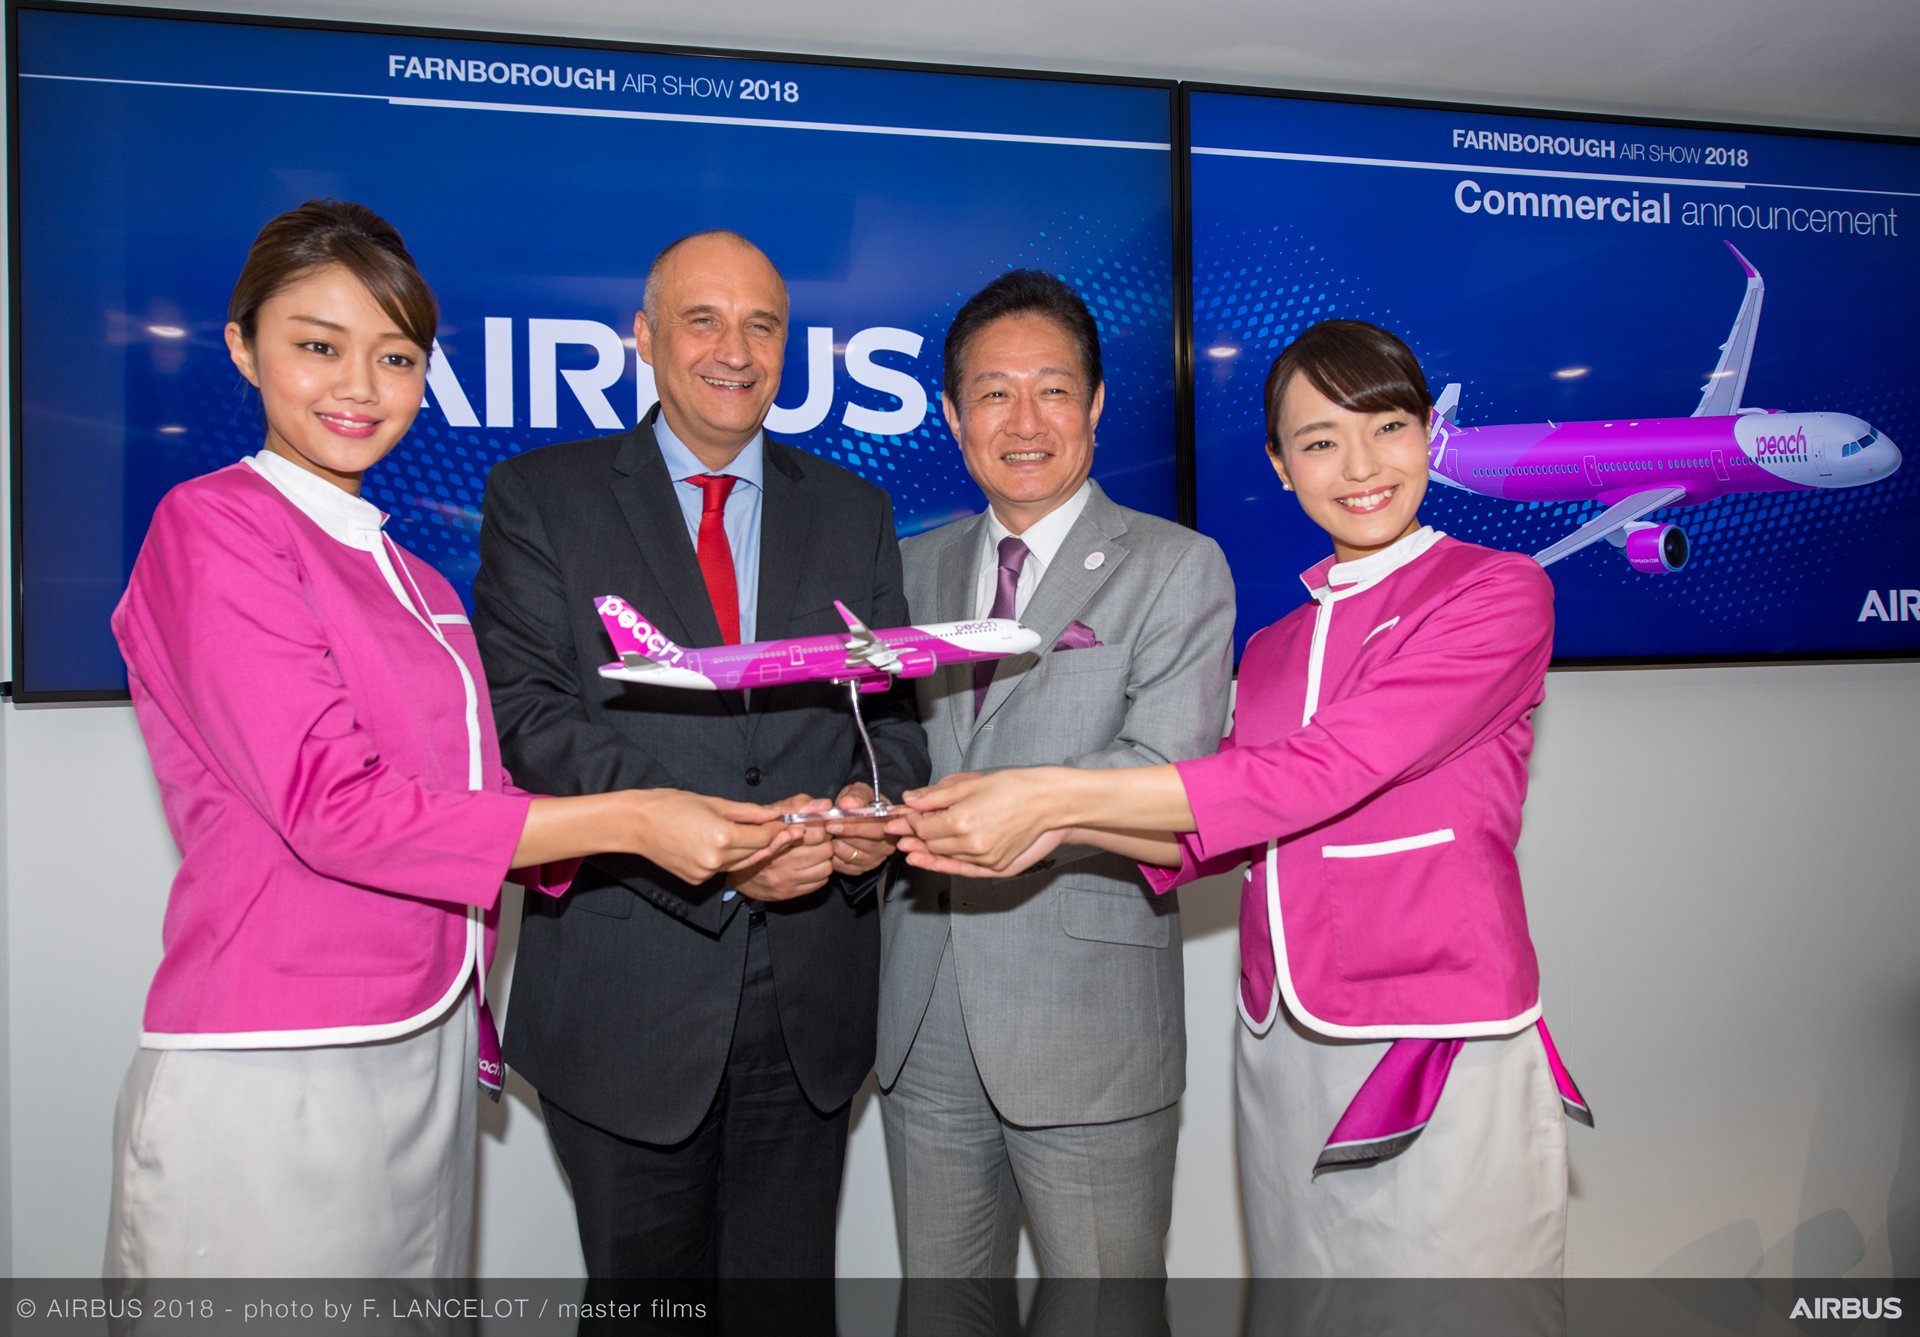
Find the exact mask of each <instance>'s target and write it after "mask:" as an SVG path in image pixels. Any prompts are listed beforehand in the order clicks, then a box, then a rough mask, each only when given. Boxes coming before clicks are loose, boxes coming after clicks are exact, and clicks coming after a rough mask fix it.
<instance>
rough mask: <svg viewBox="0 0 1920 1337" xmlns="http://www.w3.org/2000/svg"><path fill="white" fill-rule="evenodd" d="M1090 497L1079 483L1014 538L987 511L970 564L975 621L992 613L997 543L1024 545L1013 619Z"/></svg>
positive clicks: (997, 573) (1024, 606) (1089, 490)
mask: <svg viewBox="0 0 1920 1337" xmlns="http://www.w3.org/2000/svg"><path fill="white" fill-rule="evenodd" d="M1092 495H1093V484H1092V483H1091V482H1085V483H1082V484H1081V485H1080V490H1079V491H1078V492H1076V493H1074V494H1073V495H1072V496H1071V497H1068V498H1067V499H1066V500H1065V501H1064V502H1062V503H1060V505H1058V506H1056V507H1054V508H1053V509H1052V510H1051V511H1048V512H1047V513H1046V514H1045V515H1044V516H1042V517H1041V518H1040V519H1038V520H1036V521H1034V522H1033V523H1032V524H1031V525H1029V526H1028V527H1027V529H1026V532H1024V533H1021V534H1015V533H1014V532H1013V531H1012V530H1011V529H1008V528H1007V527H1006V526H1005V525H1003V524H1001V523H1000V517H999V516H997V515H995V514H994V513H993V511H992V510H991V509H989V510H988V511H987V523H986V526H985V528H983V529H982V530H981V531H980V533H981V539H982V544H981V549H980V556H979V559H978V560H977V561H976V562H975V563H974V571H975V575H974V582H973V609H974V613H973V615H974V616H975V617H976V618H986V617H989V616H991V615H992V613H993V595H994V591H995V589H996V587H997V586H998V585H999V582H1000V540H1001V539H1003V538H1007V537H1009V536H1011V537H1013V538H1017V539H1019V540H1020V541H1021V542H1022V543H1024V544H1026V545H1027V564H1026V565H1025V566H1023V567H1021V568H1020V583H1019V584H1018V585H1016V586H1014V591H1013V615H1014V616H1015V617H1016V618H1017V617H1019V616H1020V615H1021V614H1022V613H1024V612H1026V611H1027V601H1028V600H1030V599H1031V598H1033V592H1034V591H1035V590H1036V589H1038V588H1040V581H1041V580H1042V579H1043V578H1044V577H1045V576H1046V574H1047V567H1048V566H1049V565H1051V564H1052V562H1053V559H1054V558H1055V557H1057V556H1059V555H1060V545H1061V544H1062V543H1065V542H1066V541H1067V534H1068V531H1070V530H1071V529H1072V528H1073V525H1074V521H1076V520H1078V519H1079V518H1080V512H1082V511H1084V510H1086V509H1087V498H1088V497H1090V496H1092Z"/></svg>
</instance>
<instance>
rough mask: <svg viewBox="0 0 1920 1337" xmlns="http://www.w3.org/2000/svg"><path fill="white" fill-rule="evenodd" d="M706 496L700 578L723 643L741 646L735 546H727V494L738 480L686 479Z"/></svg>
mask: <svg viewBox="0 0 1920 1337" xmlns="http://www.w3.org/2000/svg"><path fill="white" fill-rule="evenodd" d="M687 481H688V482H689V483H692V484H693V485H694V486H695V487H697V488H699V489H700V491H701V493H702V494H703V496H702V499H701V502H700V542H699V544H698V545H697V547H698V550H699V553H700V574H701V575H702V576H704V577H705V578H706V582H707V598H708V599H709V600H711V601H712V603H713V616H714V619H715V620H716V621H718V622H719V623H720V639H721V640H722V641H723V642H724V643H725V644H727V645H738V644H740V586H739V582H738V581H737V580H735V578H734V574H733V545H731V544H730V543H728V542H727V523H726V518H727V494H728V493H729V492H731V491H733V485H734V483H735V482H737V481H738V480H737V479H735V478H734V477H733V476H732V475H730V474H695V475H694V476H693V477H691V478H689V479H687Z"/></svg>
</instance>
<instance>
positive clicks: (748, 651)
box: [593, 594, 1040, 822]
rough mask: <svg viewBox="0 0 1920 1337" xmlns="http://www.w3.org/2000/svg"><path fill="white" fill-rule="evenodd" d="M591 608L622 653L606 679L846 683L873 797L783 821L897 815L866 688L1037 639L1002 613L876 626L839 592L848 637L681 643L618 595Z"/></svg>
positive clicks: (683, 683) (705, 688)
mask: <svg viewBox="0 0 1920 1337" xmlns="http://www.w3.org/2000/svg"><path fill="white" fill-rule="evenodd" d="M593 606H594V608H595V609H596V610H597V611H598V612H599V614H600V621H601V622H602V623H604V624H605V625H606V628H607V635H608V636H609V637H610V638H611V639H612V641H613V649H614V653H615V654H617V655H619V656H620V658H619V659H617V660H615V661H614V662H613V663H611V664H602V665H601V666H600V676H601V677H603V678H614V679H617V680H619V681H621V682H638V683H650V684H652V685H653V686H655V687H681V688H687V689H689V690H692V691H697V692H724V691H748V690H751V689H754V688H761V687H774V686H778V685H779V684H781V683H795V682H832V683H839V684H841V685H842V686H844V687H846V689H847V697H848V701H849V703H850V704H851V705H852V707H853V722H854V725H855V727H857V728H858V729H859V731H860V741H861V743H862V744H863V745H864V746H865V747H866V750H867V766H868V769H869V772H870V774H871V777H872V781H873V792H874V794H875V796H876V797H875V800H874V802H873V803H871V804H870V805H868V806H866V807H863V808H839V807H832V808H828V809H827V810H826V811H824V812H804V813H788V814H787V815H786V817H785V818H784V819H783V820H785V821H788V822H831V821H848V820H877V819H881V818H886V817H890V816H892V815H893V811H894V810H893V808H892V807H891V806H889V805H888V803H887V802H886V800H885V799H884V798H880V797H878V796H879V794H880V792H881V791H880V762H879V759H878V758H877V757H875V755H874V751H873V740H872V739H871V738H869V737H868V736H867V724H866V721H865V720H864V719H862V718H861V715H860V694H861V693H862V692H884V691H886V690H887V688H888V687H889V686H891V685H892V683H893V680H894V679H895V678H924V677H926V676H927V675H928V674H929V673H932V672H933V671H934V670H935V669H937V668H939V667H940V666H941V665H942V664H964V663H968V662H970V661H974V660H981V659H1000V658H1003V657H1005V656H1007V655H1018V654H1025V653H1026V652H1027V651H1029V650H1032V649H1035V648H1037V647H1038V646H1039V644H1040V636H1039V633H1037V632H1034V631H1030V630H1028V629H1027V628H1026V627H1023V626H1021V625H1020V624H1019V623H1018V622H1015V621H1013V620H1011V619H1009V618H998V617H989V618H981V619H980V620H978V621H976V622H936V623H929V624H927V625H926V626H916V627H889V628H887V629H886V630H884V631H873V630H872V629H870V628H869V627H868V626H867V625H866V623H864V622H862V621H861V620H860V619H859V618H857V617H855V616H854V615H853V612H852V610H851V609H849V608H848V607H847V606H846V605H845V604H843V603H841V602H840V601H839V600H838V599H835V600H834V601H833V606H834V607H835V608H837V609H839V610H840V616H841V617H842V618H844V619H845V620H846V623H847V632H846V635H844V636H795V637H790V638H788V639H786V640H780V641H754V642H751V643H749V644H747V645H714V646H708V647H707V648H705V649H701V650H685V649H682V648H681V647H680V646H678V645H675V644H674V643H673V642H672V641H671V640H669V639H668V638H667V636H666V635H665V634H664V633H662V632H661V631H660V630H659V628H657V627H655V626H654V625H653V624H652V623H651V622H649V621H648V620H647V619H646V618H645V617H643V616H641V614H640V612H639V610H638V609H636V608H634V607H633V605H631V604H629V603H628V602H627V601H626V600H625V599H622V598H620V597H619V596H618V595H614V594H605V595H602V596H601V597H600V598H598V599H595V600H594V601H593Z"/></svg>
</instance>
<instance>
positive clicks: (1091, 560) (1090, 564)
mask: <svg viewBox="0 0 1920 1337" xmlns="http://www.w3.org/2000/svg"><path fill="white" fill-rule="evenodd" d="M1106 561H1107V555H1106V554H1105V553H1103V552H1090V553H1088V554H1087V570H1089V571H1098V570H1099V569H1100V568H1101V567H1102V566H1104V565H1106Z"/></svg>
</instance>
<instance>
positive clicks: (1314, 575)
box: [1150, 529, 1553, 1038]
mask: <svg viewBox="0 0 1920 1337" xmlns="http://www.w3.org/2000/svg"><path fill="white" fill-rule="evenodd" d="M1301 579H1302V580H1303V581H1304V582H1305V584H1306V586H1307V588H1308V590H1309V591H1310V592H1311V593H1312V595H1313V602H1311V603H1309V604H1307V605H1306V606H1304V607H1302V608H1301V609H1299V610H1297V611H1296V612H1294V613H1292V614H1289V615H1288V616H1287V617H1285V618H1283V619H1281V620H1280V621H1279V622H1277V623H1275V624H1274V625H1273V626H1271V627H1268V628H1267V629H1266V630H1264V631H1262V632H1260V633H1259V634H1258V635H1256V636H1255V637H1254V638H1253V640H1252V641H1251V642H1250V643H1249V644H1248V646H1247V651H1246V655H1245V656H1244V658H1243V661H1242V663H1241V668H1240V693H1239V700H1238V704H1237V706H1236V709H1235V714H1234V725H1233V731H1232V733H1231V734H1230V735H1229V736H1228V738H1227V740H1226V742H1225V744H1224V745H1223V746H1222V748H1221V750H1220V752H1219V753H1218V754H1217V755H1215V756H1212V757H1203V758H1200V759H1198V760H1194V761H1186V762H1181V763H1179V764H1178V765H1179V772H1180V777H1181V780H1182V781H1183V782H1184V783H1185V785H1186V790H1187V797H1188V799H1189V801H1190V802H1191V803H1192V806H1193V813H1194V817H1195V819H1196V821H1197V823H1198V827H1199V829H1198V830H1197V831H1196V832H1195V833H1194V834H1193V835H1191V836H1186V837H1183V838H1182V840H1181V847H1182V853H1183V856H1184V861H1183V863H1182V865H1181V867H1180V868H1178V869H1175V870H1167V869H1160V870H1150V876H1151V877H1152V879H1153V882H1154V884H1155V886H1156V887H1157V888H1160V889H1165V888H1168V887H1173V886H1177V885H1179V884H1180V883H1182V882H1185V881H1188V880H1190V879H1192V878H1195V877H1200V876H1204V875H1206V874H1209V873H1215V872H1221V871H1225V870H1226V869H1228V868H1231V867H1233V866H1234V865H1235V864H1238V863H1240V862H1242V861H1245V860H1248V859H1251V860H1252V861H1253V863H1252V866H1251V867H1250V868H1249V869H1248V873H1247V880H1246V883H1245V885H1244V887H1243V888H1242V895H1241V903H1240V955H1241V979H1240V1001H1241V1007H1242V1010H1243V1012H1244V1013H1245V1015H1246V1018H1247V1021H1248V1023H1249V1024H1250V1025H1252V1026H1253V1027H1254V1028H1255V1029H1256V1030H1264V1029H1265V1028H1266V1027H1267V1026H1269V1025H1271V1024H1272V1022H1273V1018H1274V1015H1275V1012H1276V1010H1277V1007H1278V1003H1279V1000H1280V998H1281V997H1283V996H1284V998H1285V999H1286V1003H1287V1006H1288V1008H1289V1010H1290V1011H1292V1013H1293V1015H1294V1016H1295V1017H1297V1018H1298V1019H1299V1020H1300V1021H1301V1023H1302V1024H1304V1025H1306V1026H1308V1027H1310V1028H1311V1029H1313V1030H1315V1031H1318V1032H1320V1033H1322V1034H1324V1035H1328V1036H1334V1037H1342V1038H1386V1037H1432V1038H1438V1037H1457V1036H1475V1035H1505V1034H1509V1033H1511V1032H1514V1031H1518V1030H1520V1029H1521V1028H1523V1027H1525V1026H1527V1025H1530V1024H1531V1023H1532V1022H1534V1021H1535V1020H1536V1019H1537V1018H1538V1017H1539V1014H1540V1001H1539V969H1538V967H1537V965H1536V964H1535V961H1534V955H1533V943H1532V940H1531V939H1530V938H1529V937H1528V934H1527V912H1526V906H1525V903H1524V902H1523V900H1522V897H1521V891H1520V876H1519V872H1518V869H1517V868H1516V866H1515V863H1514V853H1513V851H1514V844H1515V842H1516V841H1517V840H1518V839H1519V835H1520V807H1521V804H1522V802H1523V801H1524V800H1525V798H1526V793H1527V757H1528V754H1529V753H1530V752H1531V751H1532V748H1533V729H1532V725H1531V722H1530V721H1531V717H1532V714H1533V710H1534V707H1535V706H1537V705H1539V704H1540V700H1541V696H1542V691H1543V685H1544V681H1545V675H1546V669H1547V661H1548V659H1549V657H1550V656H1551V653H1552V645H1553V586H1552V583H1551V581H1550V580H1549V579H1548V577H1547V575H1546V573H1545V572H1544V571H1542V570H1541V568H1540V567H1539V566H1538V565H1537V564H1536V563H1534V562H1533V561H1532V560H1531V559H1530V558H1527V557H1523V556H1519V555H1517V554H1513V553H1504V552H1495V551H1492V550H1490V549H1487V548H1479V547H1474V546H1472V545H1470V544H1466V543H1460V542H1457V541H1455V540H1453V539H1449V538H1447V537H1445V536H1444V535H1441V534H1438V533H1436V532H1435V531H1434V530H1432V529H1422V530H1420V531H1418V532H1417V533H1414V534H1411V535H1408V536H1407V537H1406V538H1405V539H1402V540H1401V541H1400V542H1399V543H1397V544H1395V545H1394V546H1393V547H1391V548H1388V549H1386V550H1384V551H1382V552H1379V553H1376V554H1374V555H1372V556H1370V557H1367V558H1364V559H1362V560H1360V561H1357V562H1350V563H1345V564H1342V565H1336V564H1335V563H1334V561H1333V559H1331V558H1329V559H1328V560H1326V561H1324V562H1322V563H1320V564H1319V565H1318V566H1315V567H1313V568H1312V569H1311V570H1309V571H1307V572H1306V573H1305V574H1304V575H1303V576H1302V577H1301Z"/></svg>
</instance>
